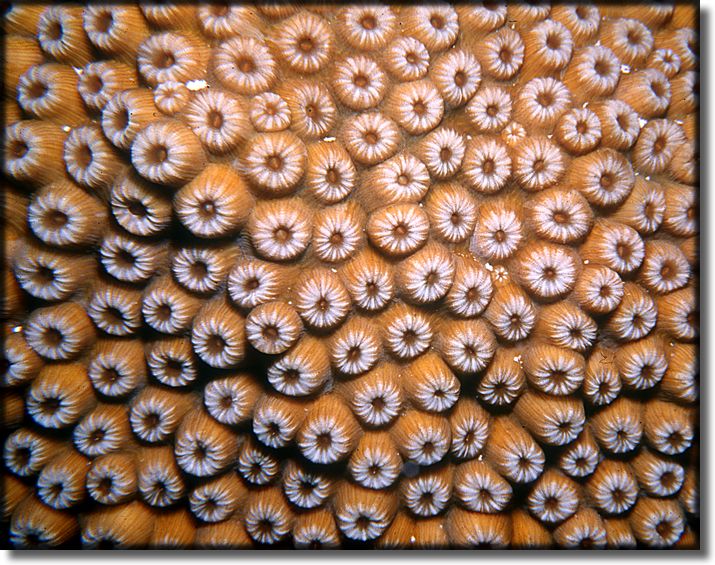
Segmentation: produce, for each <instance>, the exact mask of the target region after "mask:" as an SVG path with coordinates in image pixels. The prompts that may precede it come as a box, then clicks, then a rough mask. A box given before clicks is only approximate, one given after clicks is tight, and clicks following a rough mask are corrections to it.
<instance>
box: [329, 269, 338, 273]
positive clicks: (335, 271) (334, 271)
mask: <svg viewBox="0 0 715 565" xmlns="http://www.w3.org/2000/svg"><path fill="white" fill-rule="evenodd" d="M330 271H331V272H332V273H337V272H338V270H337V269H330Z"/></svg>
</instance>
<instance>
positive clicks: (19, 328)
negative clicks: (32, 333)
mask: <svg viewBox="0 0 715 565" xmlns="http://www.w3.org/2000/svg"><path fill="white" fill-rule="evenodd" d="M21 331H22V326H15V327H14V328H12V333H14V334H16V333H20V332H21Z"/></svg>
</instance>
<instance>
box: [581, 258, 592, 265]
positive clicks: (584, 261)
mask: <svg viewBox="0 0 715 565" xmlns="http://www.w3.org/2000/svg"><path fill="white" fill-rule="evenodd" d="M590 262H591V261H589V260H588V259H584V260H583V264H584V265H588V264H589V263H590Z"/></svg>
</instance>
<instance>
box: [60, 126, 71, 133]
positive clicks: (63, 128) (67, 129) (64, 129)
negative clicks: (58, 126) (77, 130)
mask: <svg viewBox="0 0 715 565" xmlns="http://www.w3.org/2000/svg"><path fill="white" fill-rule="evenodd" d="M71 129H72V128H71V127H69V126H62V131H63V132H65V133H67V132H68V131H70V130H71Z"/></svg>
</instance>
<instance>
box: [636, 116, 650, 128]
mask: <svg viewBox="0 0 715 565" xmlns="http://www.w3.org/2000/svg"><path fill="white" fill-rule="evenodd" d="M647 123H648V120H645V119H643V118H638V125H639V126H640V127H643V126H644V125H646V124H647Z"/></svg>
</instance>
